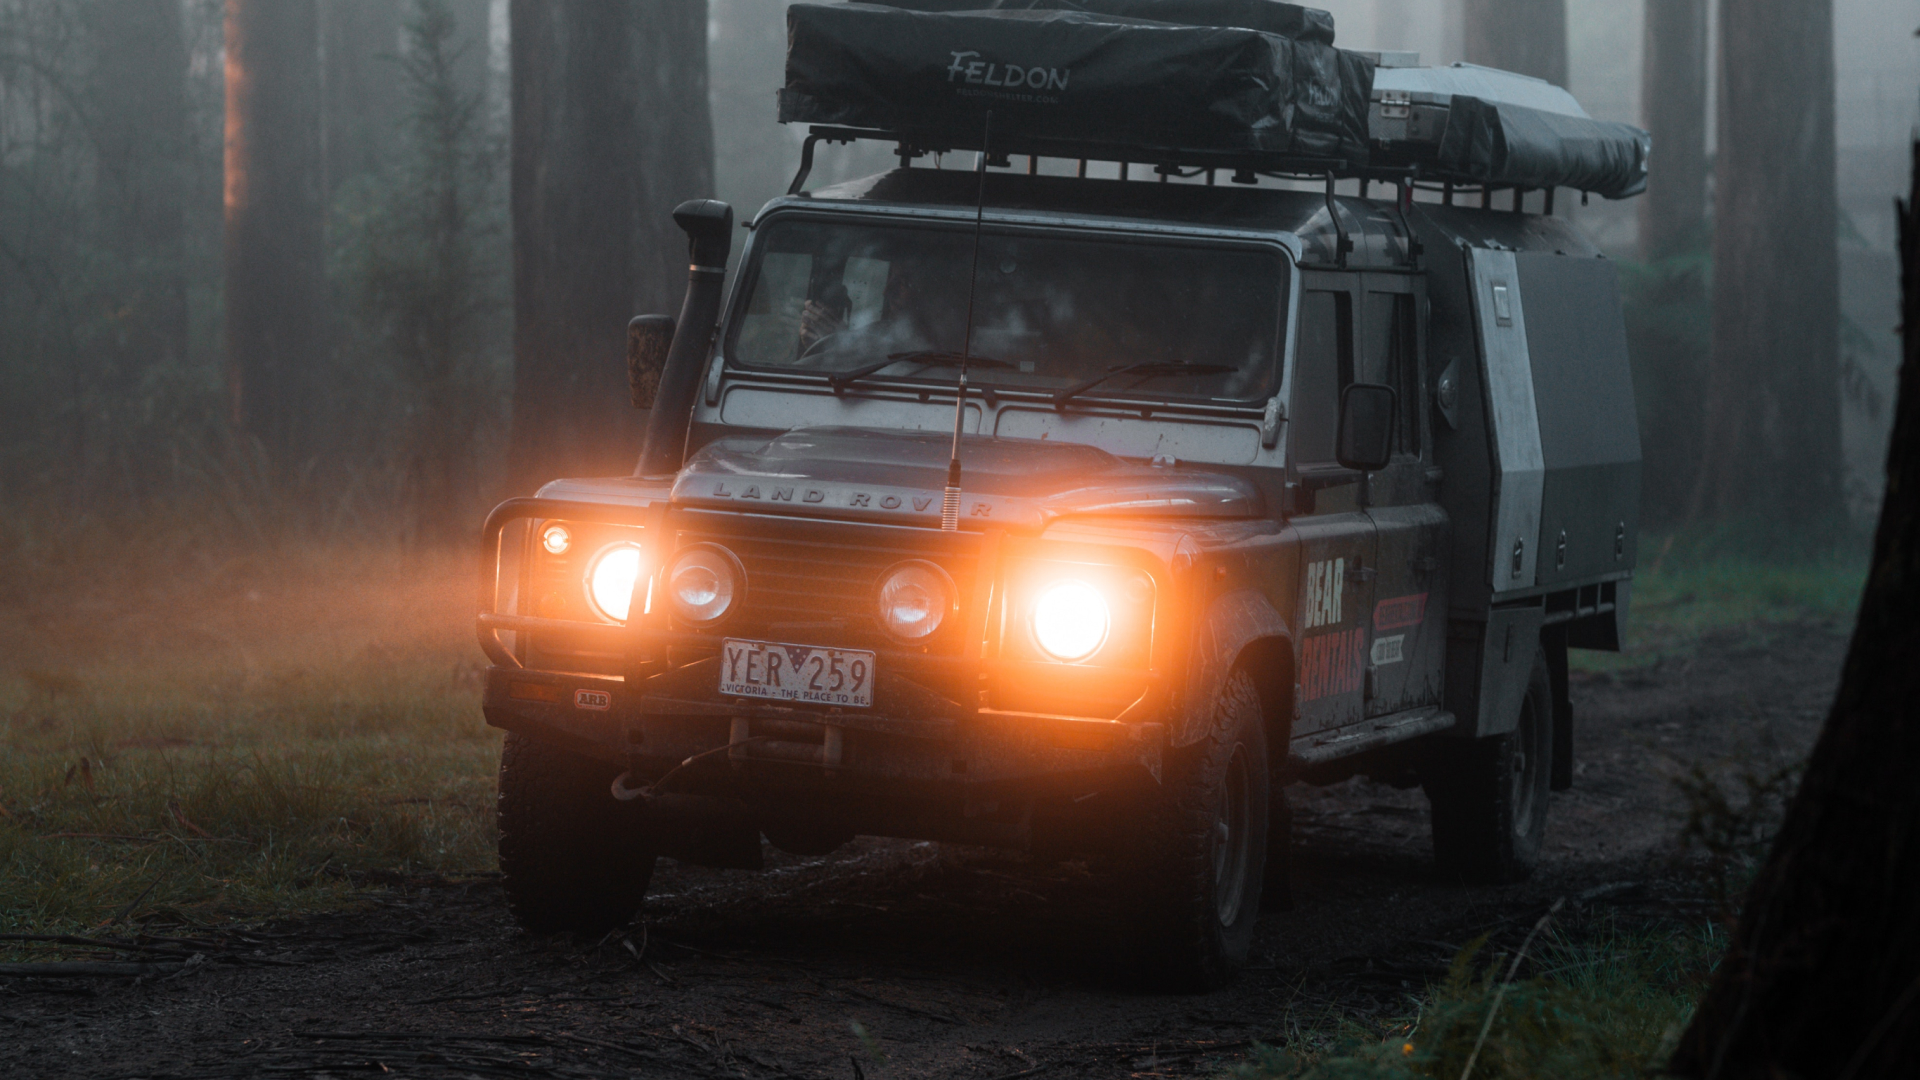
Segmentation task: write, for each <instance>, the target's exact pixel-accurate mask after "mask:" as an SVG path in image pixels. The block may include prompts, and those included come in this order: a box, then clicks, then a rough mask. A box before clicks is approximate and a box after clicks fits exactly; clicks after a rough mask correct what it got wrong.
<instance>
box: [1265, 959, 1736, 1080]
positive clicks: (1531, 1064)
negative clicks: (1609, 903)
mask: <svg viewBox="0 0 1920 1080" xmlns="http://www.w3.org/2000/svg"><path fill="white" fill-rule="evenodd" d="M1724 949H1725V934H1724V932H1723V931H1722V930H1720V929H1719V928H1718V927H1717V926H1715V925H1713V924H1704V925H1702V926H1701V927H1700V928H1699V929H1697V930H1684V929H1673V928H1670V929H1665V930H1653V929H1637V930H1622V929H1619V928H1616V927H1603V928H1600V929H1599V930H1598V931H1596V932H1586V931H1583V932H1581V933H1579V934H1577V935H1575V936H1563V935H1553V936H1549V937H1547V938H1546V939H1545V941H1544V942H1543V943H1539V944H1536V946H1535V951H1536V952H1537V953H1538V956H1537V958H1536V962H1534V963H1532V964H1531V974H1530V975H1529V977H1528V978H1525V979H1522V980H1520V981H1517V982H1515V983H1513V984H1512V985H1510V986H1508V987H1507V988H1506V990H1505V992H1504V993H1500V984H1501V980H1502V979H1503V978H1504V976H1505V974H1506V972H1507V970H1508V968H1509V965H1510V964H1511V958H1510V957H1506V956H1499V955H1495V956H1487V955H1485V950H1484V941H1481V942H1475V943H1473V944H1472V945H1469V946H1468V947H1467V948H1466V949H1465V950H1463V951H1462V952H1461V954H1460V955H1459V957H1457V958H1456V959H1455V961H1454V963H1453V968H1452V972H1451V974H1450V975H1449V976H1448V977H1447V979H1446V980H1445V981H1443V982H1442V983H1441V984H1439V985H1437V986H1434V987H1431V988H1429V990H1428V992H1427V993H1425V994H1424V995H1422V996H1421V997H1420V999H1419V1000H1418V1001H1417V1003H1416V1005H1415V1009H1414V1010H1413V1011H1412V1013H1411V1015H1408V1016H1403V1017H1401V1018H1399V1019H1397V1020H1391V1021H1387V1022H1384V1023H1380V1024H1372V1025H1361V1024H1355V1023H1352V1022H1349V1023H1347V1024H1345V1025H1344V1026H1341V1027H1339V1028H1337V1029H1335V1030H1333V1031H1331V1032H1328V1033H1325V1034H1322V1035H1318V1036H1309V1037H1307V1038H1305V1039H1302V1040H1301V1043H1302V1044H1303V1045H1298V1046H1295V1047H1292V1048H1289V1049H1287V1050H1280V1049H1274V1048H1263V1049H1261V1050H1259V1051H1258V1052H1257V1053H1256V1054H1255V1055H1254V1059H1253V1060H1252V1061H1251V1062H1250V1063H1249V1064H1247V1065H1244V1066H1242V1067H1240V1068H1239V1069H1238V1070H1236V1071H1235V1073H1234V1075H1235V1076H1236V1077H1237V1078H1238V1080H1282V1078H1284V1080H1411V1078H1416V1077H1420V1078H1425V1077H1434V1078H1445V1080H1456V1078H1458V1077H1459V1076H1460V1075H1461V1071H1462V1070H1463V1069H1464V1068H1465V1067H1466V1064H1467V1060H1468V1058H1469V1057H1473V1060H1474V1066H1473V1074H1472V1075H1473V1076H1474V1077H1475V1078H1476V1080H1504V1078H1513V1080H1520V1078H1528V1080H1531V1078H1535V1077H1546V1076H1551V1077H1555V1078H1558V1080H1589V1078H1591V1080H1600V1078H1609V1080H1611V1078H1625V1077H1644V1076H1651V1075H1655V1074H1656V1073H1657V1072H1658V1070H1659V1068H1660V1066H1661V1065H1662V1064H1664V1062H1665V1061H1666V1059H1667V1057H1668V1056H1669V1055H1670V1054H1671V1053H1672V1049H1673V1046H1674V1044H1675V1042H1676V1041H1677V1040H1678V1038H1679V1036H1680V1033H1681V1032H1682V1031H1683V1030H1684V1029H1685V1027H1686V1023H1687V1021H1688V1019H1689V1018H1691V1016H1692V1014H1693V1007H1694V1002H1695V1000H1696V999H1697V998H1698V996H1699V994H1700V992H1701V990H1702V989H1703V988H1704V986H1705V982H1706V979H1707V977H1708V975H1710V974H1711V972H1712V970H1713V965H1714V964H1715V963H1717V962H1718V960H1719V957H1720V955H1721V953H1722V952H1723V951H1724ZM1496 996H1497V997H1498V998H1499V1002H1498V1007H1497V1008H1495V999H1496ZM1489 1010H1492V1014H1493V1022H1492V1024H1491V1025H1488V1023H1487V1017H1488V1013H1489ZM1483 1028H1485V1030H1486V1038H1485V1041H1484V1043H1481V1041H1480V1034H1481V1031H1482V1029H1483ZM1476 1045H1477V1046H1478V1047H1479V1052H1478V1055H1477V1056H1474V1053H1475V1047H1476Z"/></svg>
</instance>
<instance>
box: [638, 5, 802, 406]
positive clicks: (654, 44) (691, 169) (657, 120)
mask: <svg viewBox="0 0 1920 1080" xmlns="http://www.w3.org/2000/svg"><path fill="white" fill-rule="evenodd" d="M707 22H708V18H707V5H706V3H705V0H699V2H694V0H680V2H678V3H672V4H652V3H646V4H642V5H641V7H640V11H639V19H638V23H637V25H636V27H635V33H634V36H633V44H632V48H633V64H634V69H635V71H636V72H637V73H638V75H639V80H638V81H639V101H638V102H636V104H635V112H634V121H635V126H636V128H637V129H638V132H639V135H640V187H639V190H638V191H637V192H636V193H635V201H636V206H637V209H638V211H639V214H638V217H637V219H636V221H635V224H636V226H637V230H636V234H635V236H634V237H633V243H634V244H635V247H636V250H637V251H638V252H640V261H639V265H638V267H637V269H638V271H639V273H638V275H637V277H636V279H635V281H634V289H633V304H634V312H635V314H638V313H640V312H652V311H659V312H677V311H678V310H679V309H680V298H681V296H682V295H683V294H684V293H685V292H686V288H687V258H686V255H687V239H686V236H685V234H683V233H682V232H681V231H680V230H679V228H678V227H677V226H675V225H674V223H673V208H674V207H676V206H678V205H680V204H681V203H683V202H686V201H687V200H688V199H707V198H712V197H713V191H714V187H713V111H712V106H711V104H710V99H711V95H710V93H709V91H708V75H707V65H708V58H707ZM780 25H781V26H783V27H784V26H785V25H786V19H785V13H784V10H783V11H782V16H781V22H780ZM625 333H626V329H625V326H624V325H623V326H622V327H621V334H622V335H623V336H622V349H624V348H625V338H624V335H625ZM622 370H624V368H623V369H622Z"/></svg>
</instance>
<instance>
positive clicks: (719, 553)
mask: <svg viewBox="0 0 1920 1080" xmlns="http://www.w3.org/2000/svg"><path fill="white" fill-rule="evenodd" d="M745 586H746V571H745V570H744V569H742V568H741V566H740V560H739V559H736V558H734V557H733V552H731V551H728V550H727V549H726V548H723V547H719V546H717V545H714V544H698V545H695V546H694V547H690V548H688V549H686V550H685V551H682V552H681V553H680V554H679V555H677V556H675V558H674V560H673V564H672V566H670V567H669V568H668V569H667V602H668V603H669V604H672V605H673V613H674V614H675V615H677V616H679V617H680V618H682V619H685V620H686V621H687V622H695V623H710V622H715V621H717V620H719V619H720V618H722V617H723V616H725V615H726V614H727V613H728V612H729V611H732V610H733V606H734V601H735V598H736V597H737V596H738V595H739V594H740V593H742V592H744V591H745Z"/></svg>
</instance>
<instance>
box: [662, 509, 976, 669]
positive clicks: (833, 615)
mask: <svg viewBox="0 0 1920 1080" xmlns="http://www.w3.org/2000/svg"><path fill="white" fill-rule="evenodd" d="M876 531H877V530H876ZM888 533H889V534H892V535H893V536H894V537H897V534H895V533H893V530H888ZM702 542H709V543H715V544H719V545H721V546H722V547H725V548H727V549H728V550H729V551H732V552H733V553H734V554H735V555H736V556H738V557H739V559H740V562H741V564H742V565H743V566H745V567H746V571H747V599H746V603H745V605H743V606H742V608H741V610H740V614H739V615H738V616H736V617H735V618H734V619H732V620H730V621H729V623H728V626H727V629H726V633H728V634H748V633H765V634H768V635H769V636H778V635H779V634H780V633H782V632H783V631H784V632H790V633H799V632H804V633H805V635H806V640H808V641H810V642H817V643H819V644H824V645H840V644H844V645H850V646H852V645H857V646H865V647H874V646H880V647H886V646H888V645H890V644H892V642H891V639H889V638H886V636H885V635H884V634H882V633H881V631H880V629H879V626H878V624H877V623H876V622H875V620H874V608H873V604H874V589H875V588H876V587H877V585H878V583H879V579H880V575H881V574H882V573H884V572H885V571H886V570H887V568H888V567H891V566H893V565H894V564H895V563H898V562H902V561H904V560H907V559H924V560H926V561H928V562H931V563H935V564H937V565H938V566H940V567H941V568H942V569H944V570H946V572H947V573H948V574H949V575H950V576H951V577H952V578H953V582H954V585H955V586H956V587H957V588H958V590H959V597H960V603H961V604H962V605H963V606H964V605H965V604H966V603H967V600H968V598H970V597H971V596H972V595H973V582H974V578H975V575H976V570H977V568H978V562H979V560H978V558H977V556H974V555H971V554H957V553H954V552H951V551H938V550H928V546H927V545H925V544H912V543H905V542H902V541H901V540H899V539H897V538H894V539H892V542H888V539H886V538H883V537H882V536H874V535H867V534H866V533H865V530H862V529H860V528H859V527H858V526H854V527H851V528H850V529H849V534H848V535H846V536H844V537H834V538H832V539H828V538H822V537H812V538H787V537H776V536H768V535H765V534H764V533H761V532H756V533H755V534H753V535H745V534H724V533H719V532H711V531H707V530H702V531H700V532H682V533H681V534H680V543H681V545H682V546H685V545H687V544H694V543H702ZM961 621H962V620H961V619H958V618H955V619H953V620H950V621H949V622H948V624H947V625H946V626H944V627H942V628H941V629H940V631H939V632H938V633H936V634H935V635H934V637H933V639H932V640H931V641H929V642H928V643H927V648H928V651H929V652H932V653H936V654H957V653H958V652H959V641H960V635H959V634H958V633H957V631H958V630H959V623H960V622H961Z"/></svg>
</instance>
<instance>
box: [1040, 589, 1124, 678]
mask: <svg viewBox="0 0 1920 1080" xmlns="http://www.w3.org/2000/svg"><path fill="white" fill-rule="evenodd" d="M1111 621H1112V620H1111V618H1110V617H1109V615H1108V613H1107V598H1106V597H1104V596H1102V595H1100V590H1098V589H1096V588H1094V587H1093V586H1091V585H1089V584H1087V583H1086V582H1084V581H1062V582H1058V583H1056V584H1054V585H1051V586H1048V588H1047V590H1046V591H1045V592H1043V593H1041V594H1040V598H1039V599H1038V600H1036V601H1035V602H1034V605H1033V639H1034V640H1035V641H1037V642H1039V643H1040V648H1042V649H1044V650H1045V651H1046V653H1047V655H1049V656H1051V657H1053V658H1054V659H1055V660H1065V661H1067V662H1068V663H1073V662H1074V661H1077V660H1085V659H1086V658H1087V657H1089V656H1092V655H1093V654H1094V653H1096V652H1098V651H1099V650H1100V646H1102V645H1104V644H1106V641H1107V629H1108V626H1109V624H1110V623H1111Z"/></svg>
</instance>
